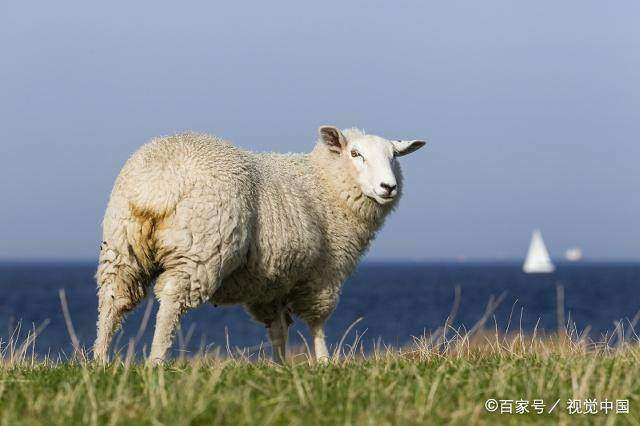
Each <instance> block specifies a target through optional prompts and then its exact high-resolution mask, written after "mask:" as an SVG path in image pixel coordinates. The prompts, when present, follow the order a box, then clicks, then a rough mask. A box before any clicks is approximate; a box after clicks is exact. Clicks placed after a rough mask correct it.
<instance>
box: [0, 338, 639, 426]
mask: <svg viewBox="0 0 640 426" xmlns="http://www.w3.org/2000/svg"><path fill="white" fill-rule="evenodd" d="M358 347H360V346H359V345H357V342H356V345H355V346H352V347H351V350H343V351H342V352H343V354H342V357H341V359H339V360H335V359H334V360H332V361H331V362H330V363H329V364H328V365H315V364H314V363H312V362H310V361H309V360H308V359H307V357H306V356H304V355H300V356H294V357H291V358H290V361H289V363H288V364H287V365H285V366H278V365H274V364H272V363H271V362H269V361H268V360H267V359H264V358H262V357H258V359H251V358H250V357H248V356H247V355H246V354H245V355H238V354H235V355H232V356H228V357H225V358H222V357H219V356H198V357H194V358H192V359H186V360H178V361H175V362H173V363H170V364H167V365H165V366H162V367H157V368H151V367H148V366H146V365H144V364H142V363H139V362H135V361H134V360H133V357H132V356H131V353H132V352H130V353H129V356H127V357H125V358H124V359H119V360H117V361H115V362H113V363H111V364H110V365H108V366H106V367H101V366H98V365H95V364H92V363H91V362H89V361H83V360H82V355H81V354H80V355H78V356H76V359H75V360H71V361H52V360H47V359H45V360H37V359H35V358H32V357H30V356H27V355H26V353H25V352H24V351H22V356H17V355H15V353H14V354H13V358H11V356H10V355H12V354H10V353H8V352H7V351H5V363H4V365H3V366H2V367H0V421H1V422H2V424H16V423H23V424H47V425H49V424H65V425H66V424H78V423H87V424H234V425H235V424H305V425H306V424H375V425H378V424H444V423H446V424H451V423H452V424H465V425H466V424H496V423H500V424H522V423H550V422H551V423H558V422H560V423H566V424H574V423H597V424H614V423H617V424H638V421H639V413H640V411H639V410H638V404H640V401H639V398H640V362H639V361H640V347H639V346H638V345H637V344H632V343H621V344H620V345H617V346H616V347H612V346H611V345H600V344H594V343H593V342H589V341H587V340H586V339H584V338H579V337H577V336H575V335H574V336H571V335H568V334H566V335H560V336H558V335H556V336H550V337H537V336H529V337H525V336H524V335H523V334H522V333H518V334H515V335H504V336H499V335H497V334H495V335H487V334H484V335H482V336H480V335H476V336H470V335H469V333H467V334H465V335H461V334H460V333H453V336H452V337H450V338H449V337H446V336H444V335H442V334H441V335H440V336H438V337H436V338H435V339H434V338H433V336H432V337H431V338H427V337H423V338H421V339H417V340H416V342H415V345H413V346H412V347H411V348H406V349H404V350H394V349H390V348H384V349H381V348H378V349H377V350H376V351H374V352H373V353H371V354H369V355H368V356H366V357H363V356H362V355H361V354H359V353H358V351H356V350H355V349H354V348H358ZM14 352H16V353H18V354H19V353H20V351H19V349H18V348H14ZM490 398H494V399H497V400H500V399H512V400H517V399H524V400H529V401H530V403H532V402H533V400H534V399H543V400H544V402H545V403H547V404H548V405H547V407H546V409H549V408H550V407H549V406H550V405H552V404H553V403H554V402H555V401H556V400H558V399H560V400H561V402H560V403H559V404H558V406H557V407H556V409H555V410H554V411H553V412H552V413H550V414H549V413H545V414H536V413H535V412H534V410H533V409H532V407H531V406H530V407H529V409H530V411H531V412H530V413H529V414H524V415H521V414H499V413H489V412H487V410H486V409H485V401H486V400H487V399H490ZM587 398H597V399H598V400H603V399H605V398H607V399H608V400H610V401H615V400H618V399H627V400H629V404H630V409H629V411H630V413H629V414H615V412H610V413H609V414H607V415H605V414H603V413H599V414H574V415H570V414H569V413H568V411H567V409H566V404H567V400H568V399H580V400H584V399H587ZM614 411H615V404H614Z"/></svg>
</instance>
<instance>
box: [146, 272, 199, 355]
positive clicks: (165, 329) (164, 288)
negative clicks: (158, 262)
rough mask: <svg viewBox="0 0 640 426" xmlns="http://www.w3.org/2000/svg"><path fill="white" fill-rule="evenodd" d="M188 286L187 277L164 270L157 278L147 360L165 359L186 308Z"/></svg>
mask: <svg viewBox="0 0 640 426" xmlns="http://www.w3.org/2000/svg"><path fill="white" fill-rule="evenodd" d="M189 287H190V280H189V277H188V276H187V277H184V276H183V277H181V276H180V275H172V274H171V273H170V272H164V273H163V274H162V275H160V277H159V278H158V282H157V284H156V290H157V291H156V295H157V297H158V300H159V301H160V307H159V308H158V314H157V316H156V326H155V330H154V333H153V342H152V344H151V353H150V354H149V362H151V363H152V364H154V365H156V364H160V363H162V362H164V361H165V359H166V355H167V352H168V350H169V348H171V345H172V343H173V337H174V335H175V332H176V329H177V328H178V325H179V324H180V317H181V316H182V314H183V313H184V312H185V311H186V310H187V308H188V306H187V304H186V303H185V300H184V298H185V294H186V293H187V291H188V289H189Z"/></svg>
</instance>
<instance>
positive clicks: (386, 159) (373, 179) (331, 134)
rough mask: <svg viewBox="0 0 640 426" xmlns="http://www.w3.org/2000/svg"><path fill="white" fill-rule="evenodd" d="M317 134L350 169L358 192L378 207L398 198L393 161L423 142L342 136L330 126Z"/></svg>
mask: <svg viewBox="0 0 640 426" xmlns="http://www.w3.org/2000/svg"><path fill="white" fill-rule="evenodd" d="M319 133H320V139H321V140H322V141H323V142H324V143H325V144H326V145H327V146H328V148H329V149H330V150H331V151H332V152H333V153H334V154H336V155H339V156H340V157H341V160H342V162H344V163H345V164H346V165H347V167H348V168H349V169H350V170H351V172H352V173H353V176H354V177H355V180H356V181H357V183H358V185H359V186H360V189H361V190H362V193H363V194H364V195H366V196H367V197H369V198H371V199H373V200H375V201H376V202H377V203H378V204H381V205H382V204H387V203H390V202H392V201H393V200H394V199H395V198H396V196H397V195H398V191H399V189H400V188H398V179H397V178H396V176H398V175H399V171H400V166H399V165H398V162H397V158H398V157H401V156H403V155H406V154H409V153H412V152H414V151H416V150H418V149H419V148H422V147H423V146H424V145H425V142H424V141H417V140H414V141H401V140H396V141H390V140H387V139H384V138H381V137H380V136H374V135H366V134H364V133H362V132H359V131H353V130H351V131H345V133H346V134H347V135H346V136H345V134H343V133H342V132H341V131H340V130H339V129H338V128H336V127H333V126H323V127H320V129H319Z"/></svg>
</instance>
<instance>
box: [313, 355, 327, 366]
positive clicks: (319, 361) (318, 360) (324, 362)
mask: <svg viewBox="0 0 640 426" xmlns="http://www.w3.org/2000/svg"><path fill="white" fill-rule="evenodd" d="M316 363H317V364H318V365H327V364H329V357H328V356H319V357H317V358H316Z"/></svg>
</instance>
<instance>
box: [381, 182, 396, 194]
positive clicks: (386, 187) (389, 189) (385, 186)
mask: <svg viewBox="0 0 640 426" xmlns="http://www.w3.org/2000/svg"><path fill="white" fill-rule="evenodd" d="M380 186H381V187H382V189H384V190H386V191H387V195H391V193H392V192H393V191H394V190H395V189H396V187H397V186H398V185H396V184H393V185H391V184H388V183H384V182H382V183H381V184H380Z"/></svg>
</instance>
